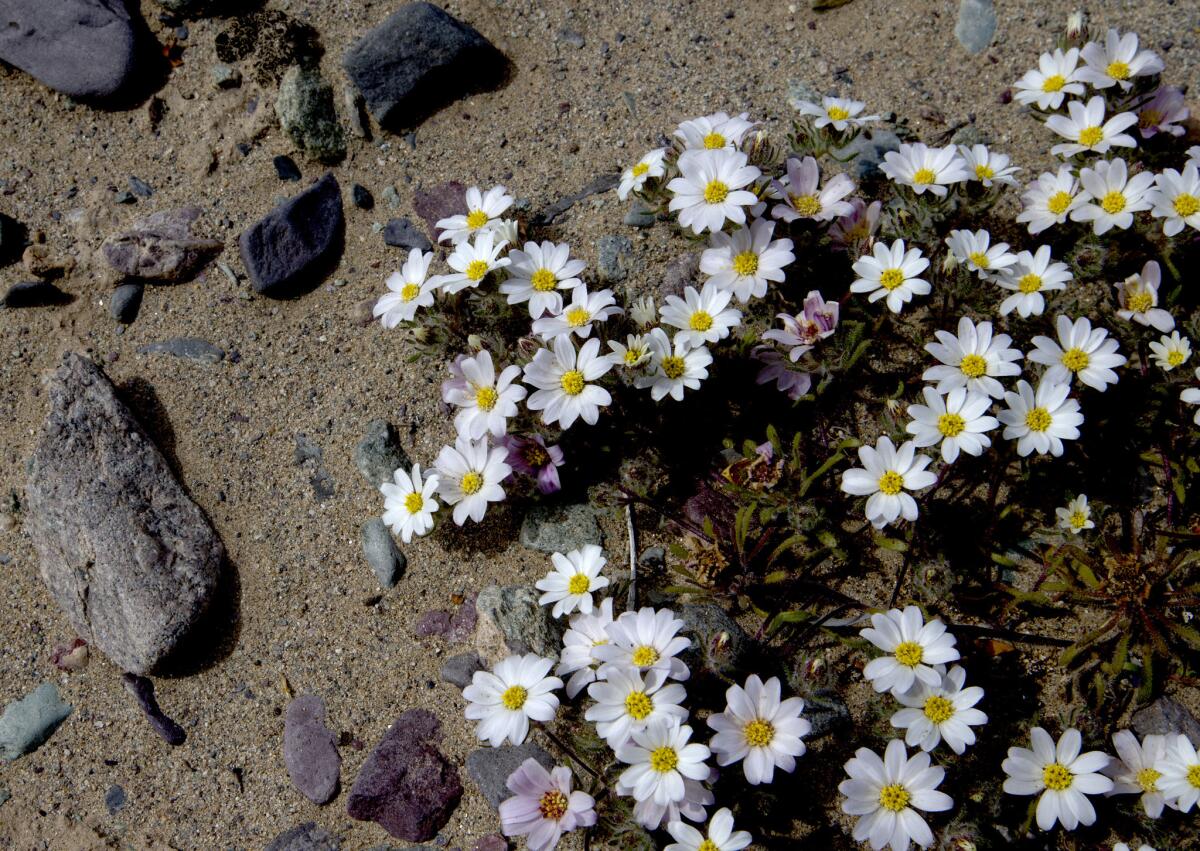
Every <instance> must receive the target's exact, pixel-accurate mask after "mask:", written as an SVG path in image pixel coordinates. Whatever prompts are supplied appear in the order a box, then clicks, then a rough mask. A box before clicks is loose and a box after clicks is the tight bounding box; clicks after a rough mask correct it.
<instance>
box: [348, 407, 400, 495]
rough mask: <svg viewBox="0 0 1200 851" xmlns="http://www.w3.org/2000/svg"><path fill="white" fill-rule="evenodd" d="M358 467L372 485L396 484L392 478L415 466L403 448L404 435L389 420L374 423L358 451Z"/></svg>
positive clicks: (355, 464) (364, 436)
mask: <svg viewBox="0 0 1200 851" xmlns="http://www.w3.org/2000/svg"><path fill="white" fill-rule="evenodd" d="M354 466H356V467H358V471H359V472H360V473H362V474H363V477H364V478H365V479H366V480H367V482H368V483H369V484H370V485H371V487H373V488H376V489H378V488H379V486H380V485H382V484H385V483H386V482H390V481H392V475H393V474H394V473H395V472H396V470H398V469H400V468H401V467H403V468H404V469H405V470H408V469H410V468H411V467H412V462H411V461H409V460H408V455H406V454H405V452H404V449H402V448H401V446H400V435H399V433H398V432H397V431H396V427H395V426H393V425H392V424H391V423H389V422H388V421H387V420H371V421H370V422H369V423H367V431H366V434H364V435H363V438H362V440H360V441H359V442H358V444H357V445H356V446H355V447H354Z"/></svg>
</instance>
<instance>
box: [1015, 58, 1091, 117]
mask: <svg viewBox="0 0 1200 851" xmlns="http://www.w3.org/2000/svg"><path fill="white" fill-rule="evenodd" d="M1014 88H1015V89H1016V92H1015V93H1014V95H1013V97H1015V98H1016V100H1017V103H1023V104H1029V105H1036V106H1037V108H1038V109H1042V110H1046V109H1058V108H1059V107H1060V106H1062V102H1063V98H1064V97H1066V96H1067V95H1071V96H1073V97H1079V96H1081V95H1082V94H1083V82H1082V80H1080V78H1079V48H1077V47H1072V48H1070V49H1069V50H1067V51H1066V52H1065V53H1064V52H1063V50H1062V49H1061V48H1056V49H1055V51H1054V52H1053V53H1043V54H1042V55H1041V56H1040V57H1038V67H1037V68H1036V69H1035V70H1032V71H1026V72H1025V76H1023V77H1022V78H1021V79H1019V80H1017V82H1016V83H1015V84H1014Z"/></svg>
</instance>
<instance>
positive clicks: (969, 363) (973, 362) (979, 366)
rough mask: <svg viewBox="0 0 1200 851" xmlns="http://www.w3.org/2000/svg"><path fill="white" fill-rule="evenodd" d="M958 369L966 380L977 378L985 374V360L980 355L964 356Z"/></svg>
mask: <svg viewBox="0 0 1200 851" xmlns="http://www.w3.org/2000/svg"><path fill="white" fill-rule="evenodd" d="M958 368H959V369H961V370H962V374H963V375H965V376H966V377H967V378H978V377H979V376H981V375H984V374H985V373H987V359H986V358H984V357H983V356H982V355H964V356H963V359H962V361H961V362H959V364H958Z"/></svg>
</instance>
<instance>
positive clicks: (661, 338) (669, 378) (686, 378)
mask: <svg viewBox="0 0 1200 851" xmlns="http://www.w3.org/2000/svg"><path fill="white" fill-rule="evenodd" d="M646 341H647V345H649V347H650V368H651V370H653V372H652V374H651V375H645V376H640V377H639V378H638V379H637V380H636V381H635V382H634V386H635V387H638V388H639V389H645V388H647V387H649V388H650V398H651V399H653V400H654V401H655V402H659V401H661V400H662V399H664V398H666V397H667V396H670V397H671V398H672V399H674V400H675V401H676V402H680V401H682V400H683V393H684V390H685V389H687V390H698V389H699V388H700V382H701V381H703V380H704V379H706V378H708V367H709V365H710V364H712V354H711V353H709V351H708V347H707V346H696V347H695V348H692V347H690V346H689V345H688V342H687V340H685V339H684V338H683V337H681V336H680V335H678V334H676V335H675V338H674V340H671V339H669V338H668V337H667V333H666V332H665V331H663V329H661V328H655V329H654V330H653V331H651V332H650V333H649V335H647V337H646Z"/></svg>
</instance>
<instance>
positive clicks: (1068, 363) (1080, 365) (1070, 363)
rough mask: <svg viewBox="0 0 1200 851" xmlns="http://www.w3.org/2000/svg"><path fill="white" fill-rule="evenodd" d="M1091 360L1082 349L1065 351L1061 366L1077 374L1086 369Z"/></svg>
mask: <svg viewBox="0 0 1200 851" xmlns="http://www.w3.org/2000/svg"><path fill="white" fill-rule="evenodd" d="M1090 362H1091V358H1089V357H1088V354H1087V352H1085V351H1084V350H1083V349H1067V350H1066V351H1065V352H1063V356H1062V365H1063V366H1065V367H1066V368H1067V369H1069V370H1071V372H1079V370H1081V369H1087V367H1088V364H1089V363H1090Z"/></svg>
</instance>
